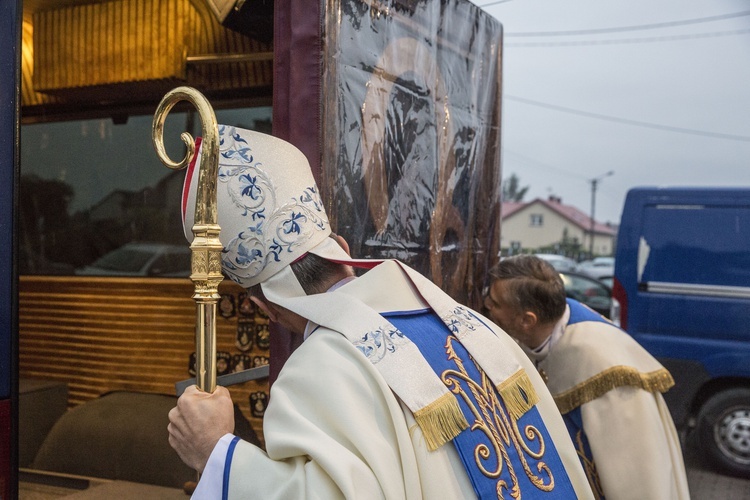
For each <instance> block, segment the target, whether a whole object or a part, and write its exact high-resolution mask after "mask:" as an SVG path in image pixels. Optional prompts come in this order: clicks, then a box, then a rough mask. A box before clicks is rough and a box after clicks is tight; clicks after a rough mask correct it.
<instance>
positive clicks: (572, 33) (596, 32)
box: [482, 0, 750, 37]
mask: <svg viewBox="0 0 750 500" xmlns="http://www.w3.org/2000/svg"><path fill="white" fill-rule="evenodd" d="M504 1H508V0H504ZM482 7H484V6H482ZM744 16H750V10H745V11H742V12H734V13H732V14H722V15H718V16H708V17H699V18H696V19H685V20H682V21H668V22H664V23H654V24H641V25H635V26H621V27H618V28H598V29H588V30H570V31H525V32H524V31H519V32H506V33H505V36H506V37H514V36H516V37H542V36H575V35H599V34H602V33H621V32H623V31H639V30H651V29H659V28H672V27H675V26H686V25H689V24H701V23H708V22H714V21H723V20H725V19H733V18H737V17H744Z"/></svg>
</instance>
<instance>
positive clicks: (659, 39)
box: [503, 29, 750, 47]
mask: <svg viewBox="0 0 750 500" xmlns="http://www.w3.org/2000/svg"><path fill="white" fill-rule="evenodd" d="M748 33H750V29H741V30H731V31H715V32H713V33H693V34H690V35H673V36H655V37H644V38H620V39H617V40H588V41H580V42H528V43H505V44H503V47H575V46H583V45H620V44H631V43H655V42H675V41H679V40H693V39H698V38H716V37H720V36H734V35H746V34H748Z"/></svg>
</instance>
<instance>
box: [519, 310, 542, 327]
mask: <svg viewBox="0 0 750 500" xmlns="http://www.w3.org/2000/svg"><path fill="white" fill-rule="evenodd" d="M538 322H539V317H538V316H537V315H536V313H534V312H532V311H524V312H523V315H521V325H523V327H524V328H525V329H526V330H529V329H531V328H534V327H535V326H536V325H537V323H538Z"/></svg>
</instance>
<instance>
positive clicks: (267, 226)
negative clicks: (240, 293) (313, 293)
mask: <svg viewBox="0 0 750 500" xmlns="http://www.w3.org/2000/svg"><path fill="white" fill-rule="evenodd" d="M200 156H201V155H200V154H199V153H196V155H195V157H194V159H193V162H191V164H190V166H189V167H188V170H187V173H186V175H185V184H184V187H183V195H182V223H183V230H184V232H185V237H186V238H187V240H188V242H192V240H193V233H192V227H193V223H194V218H195V198H196V192H197V188H198V186H197V185H198V177H199V176H198V172H199V169H200ZM216 192H217V212H218V224H219V226H220V227H221V233H220V235H219V239H220V241H221V244H222V246H223V247H224V248H223V251H222V253H221V263H222V270H223V271H224V274H225V275H226V276H227V277H228V278H230V279H231V280H233V281H235V282H237V283H238V284H240V285H241V286H243V287H244V288H249V287H251V286H253V285H256V284H258V283H263V282H265V281H267V280H268V279H269V278H271V277H272V276H274V275H276V274H277V273H279V272H280V271H282V270H283V269H285V268H288V266H289V265H290V264H291V263H292V262H294V261H295V260H297V259H299V258H300V257H302V256H303V255H305V253H307V252H313V253H316V254H322V255H321V256H323V257H326V258H329V259H333V260H348V256H347V255H346V253H344V252H343V250H341V248H339V247H338V245H336V244H335V242H333V240H331V239H330V238H328V236H329V235H330V234H331V228H330V225H329V223H328V217H327V216H326V213H325V209H324V208H323V202H322V201H321V199H320V194H319V191H318V187H317V186H316V184H315V179H314V177H313V175H312V171H311V170H310V164H309V163H308V161H307V158H306V157H305V155H304V154H303V153H302V152H301V151H300V150H299V149H297V148H296V147H294V146H293V145H291V144H289V143H288V142H286V141H284V140H281V139H278V138H276V137H273V136H271V135H268V134H263V133H260V132H255V131H252V130H244V129H241V128H236V127H230V126H227V125H219V165H218V180H217V186H216ZM331 243H334V244H333V245H331ZM283 274H284V275H285V276H286V275H288V274H292V273H283ZM292 276H293V274H292ZM294 281H295V282H296V279H294ZM288 286H289V287H291V288H292V289H297V286H298V284H296V286H295V283H291V284H288ZM265 288H266V287H265V286H264V290H265ZM293 295H299V293H298V290H297V291H295V292H294V293H293Z"/></svg>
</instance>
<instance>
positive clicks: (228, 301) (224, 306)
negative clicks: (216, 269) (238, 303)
mask: <svg viewBox="0 0 750 500" xmlns="http://www.w3.org/2000/svg"><path fill="white" fill-rule="evenodd" d="M219 313H220V314H221V317H222V318H225V319H229V318H232V317H234V314H235V307H234V295H232V294H229V293H223V294H221V299H220V300H219Z"/></svg>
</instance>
